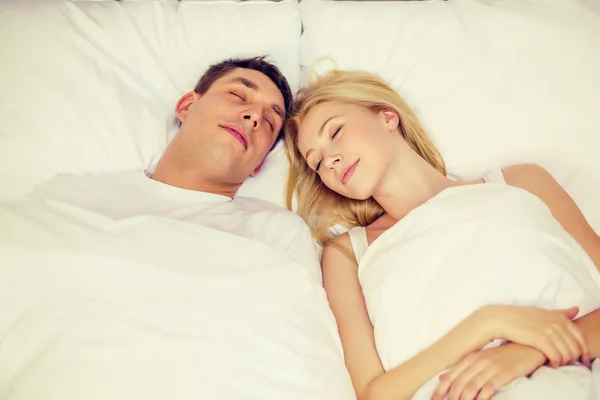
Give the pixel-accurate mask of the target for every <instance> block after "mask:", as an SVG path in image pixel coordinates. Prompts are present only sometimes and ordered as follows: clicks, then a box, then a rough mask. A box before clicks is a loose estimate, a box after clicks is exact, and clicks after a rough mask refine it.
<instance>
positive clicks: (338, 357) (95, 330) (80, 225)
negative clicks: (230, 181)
mask: <svg viewBox="0 0 600 400" xmlns="http://www.w3.org/2000/svg"><path fill="white" fill-rule="evenodd" d="M265 212H266V213H267V215H266V216H265V218H266V220H270V221H271V222H274V223H275V226H276V225H277V224H276V223H277V221H279V222H281V223H282V227H281V229H282V231H281V232H287V234H279V238H280V239H279V240H280V242H281V243H282V244H283V245H286V246H287V244H286V243H285V242H286V241H289V240H290V239H293V236H294V235H296V233H298V235H296V236H297V237H296V239H294V241H295V242H302V240H304V239H307V238H308V239H310V237H309V236H308V237H307V238H304V237H303V235H304V234H308V231H306V230H298V231H294V229H295V228H298V227H299V226H300V225H294V221H296V223H297V222H298V219H297V218H296V217H294V216H293V215H292V217H294V218H290V217H289V216H290V215H291V214H289V213H287V212H285V211H283V210H282V211H281V212H276V211H273V210H270V211H269V210H266V211H265ZM215 215H216V214H215ZM215 215H212V218H214V217H215ZM279 218H281V219H279ZM233 222H235V221H233ZM238 222H239V218H238ZM263 223H264V221H263ZM269 226H270V227H271V228H272V226H271V225H269ZM265 229H266V227H265ZM290 232H291V233H292V234H290ZM294 232H296V233H294ZM270 234H271V239H273V238H276V237H277V235H276V232H273V231H271V232H270ZM300 236H302V237H300ZM308 242H310V243H312V241H307V243H308ZM282 247H283V246H282ZM305 251H306V252H310V251H311V249H310V248H306V249H305ZM302 257H304V258H305V259H310V258H311V257H310V256H308V255H307V254H304V255H302V254H300V255H298V257H295V255H294V254H288V253H287V252H286V251H282V250H281V249H276V248H274V247H271V246H267V245H265V244H263V243H260V242H258V241H256V240H250V239H247V238H245V237H241V236H238V235H235V234H232V233H226V232H222V231H220V230H217V229H213V228H207V227H205V226H202V225H201V224H198V223H191V222H190V221H178V220H177V219H174V218H167V217H152V216H137V217H134V218H125V219H121V220H110V219H108V218H104V217H101V216H98V215H96V214H94V213H91V212H89V211H87V210H84V209H81V208H78V207H75V206H73V205H69V204H65V203H64V202H58V201H46V202H44V201H35V202H31V203H25V202H24V203H20V204H4V205H2V206H1V207H0V398H1V399H5V400H9V399H10V400H36V399H43V400H54V399H56V400H59V399H60V400H81V399H86V400H91V399H102V400H106V399H111V400H116V399H127V400H131V399H145V400H147V399H161V400H164V399H194V400H200V399H202V400H208V399H218V400H224V399H236V400H237V399H273V400H281V399H286V400H287V399H290V400H293V399H298V400H300V399H302V400H305V399H323V400H331V399H344V400H345V399H352V398H354V392H353V389H352V386H351V383H350V380H349V376H348V373H347V372H346V369H345V367H344V361H343V355H342V350H341V345H340V342H339V338H338V336H337V329H336V325H335V321H334V319H333V316H332V314H331V312H330V310H329V308H328V305H327V300H326V297H325V295H324V291H323V289H322V287H321V285H320V282H319V280H318V279H316V278H315V274H314V272H315V271H313V270H311V268H313V267H315V266H314V265H308V263H306V262H299V261H297V259H298V258H302Z"/></svg>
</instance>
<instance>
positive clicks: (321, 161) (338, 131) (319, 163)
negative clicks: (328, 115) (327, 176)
mask: <svg viewBox="0 0 600 400" xmlns="http://www.w3.org/2000/svg"><path fill="white" fill-rule="evenodd" d="M341 130H342V127H341V126H339V127H338V128H337V129H336V130H335V131H333V134H332V135H331V140H333V139H335V137H336V136H337V135H338V133H340V131H341ZM322 163H323V159H322V158H321V159H320V160H319V162H318V163H317V166H316V168H315V171H317V172H319V169H320V168H321V164H322Z"/></svg>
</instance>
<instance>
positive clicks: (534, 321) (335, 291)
mask: <svg viewBox="0 0 600 400" xmlns="http://www.w3.org/2000/svg"><path fill="white" fill-rule="evenodd" d="M337 240H338V242H339V241H345V242H346V243H345V245H344V246H345V247H346V248H347V247H350V245H349V240H348V237H347V236H345V237H342V238H338V239H337ZM322 267H323V283H324V286H325V290H326V293H327V298H328V300H329V306H330V307H331V310H332V311H333V314H334V316H335V318H336V321H337V324H338V330H339V333H340V338H341V340H342V346H343V348H344V357H345V360H346V367H347V368H348V371H349V373H350V377H351V379H352V384H353V385H354V389H355V391H356V394H357V397H358V399H359V400H363V399H394V400H398V399H409V398H411V397H412V396H413V395H414V393H415V392H416V391H417V390H418V389H419V388H420V387H421V386H422V385H423V384H425V383H426V382H427V381H428V380H429V379H431V378H432V377H433V376H435V375H436V374H437V373H439V372H440V371H443V370H444V369H447V368H449V367H450V366H451V365H453V364H455V363H457V362H458V361H459V360H460V359H462V358H463V357H464V356H466V355H467V354H469V353H471V352H473V351H475V350H479V349H481V348H482V347H483V346H484V345H485V344H486V343H488V342H489V341H490V340H491V339H492V338H494V337H501V338H504V339H507V340H510V341H514V342H519V343H523V344H526V345H530V346H534V345H535V346H536V347H538V346H541V347H540V348H541V349H542V350H544V353H545V354H551V355H552V358H553V359H561V358H564V357H566V356H565V354H564V353H565V351H566V352H568V350H567V349H566V347H565V348H564V349H563V351H562V352H561V349H560V348H559V346H560V345H561V343H563V344H564V342H563V341H564V340H567V341H570V342H573V343H575V342H577V343H580V342H581V341H582V340H583V339H582V338H580V337H577V335H579V336H580V333H579V332H574V333H573V331H574V330H576V328H575V327H574V326H573V324H572V323H571V322H570V321H569V318H568V317H565V315H573V316H574V315H576V313H577V310H576V309H571V310H562V311H548V310H541V309H534V308H533V307H503V306H488V307H484V308H482V309H480V310H478V311H476V312H474V313H473V314H471V315H470V316H469V317H467V318H466V319H465V320H463V321H462V322H461V323H460V324H459V325H458V326H456V327H455V328H454V329H452V330H451V331H450V332H448V333H447V334H446V335H445V336H444V337H442V338H441V339H440V340H438V341H437V342H435V343H434V344H432V345H431V346H430V347H428V348H427V349H425V350H424V351H422V352H421V353H419V354H418V355H416V356H414V357H413V358H411V359H410V360H408V361H406V362H405V363H403V364H401V365H399V366H397V367H395V368H394V369H392V370H390V371H388V372H387V373H386V372H385V371H384V369H383V366H382V365H381V361H380V359H379V355H378V353H377V349H376V347H375V339H374V333H373V326H372V325H371V322H370V320H369V316H368V313H367V309H366V305H365V301H364V297H363V294H362V290H361V287H360V283H359V280H358V267H357V265H356V264H355V263H354V262H352V261H351V260H349V258H348V257H347V256H345V255H344V254H343V253H342V252H341V251H339V250H338V249H336V248H334V247H333V246H326V247H325V249H324V251H323V259H322ZM507 310H508V311H507ZM398 318H402V316H401V315H398ZM407 329H410V326H407ZM577 343H576V344H575V346H576V345H577ZM557 344H558V345H557ZM561 353H562V354H561Z"/></svg>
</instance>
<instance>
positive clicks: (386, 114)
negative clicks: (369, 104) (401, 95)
mask: <svg viewBox="0 0 600 400" xmlns="http://www.w3.org/2000/svg"><path fill="white" fill-rule="evenodd" d="M379 114H380V115H381V116H382V117H383V120H384V121H385V125H386V127H387V128H388V130H389V131H390V132H391V131H396V130H398V125H399V124H400V117H399V116H398V114H397V113H396V111H394V110H389V109H387V110H381V111H380V112H379Z"/></svg>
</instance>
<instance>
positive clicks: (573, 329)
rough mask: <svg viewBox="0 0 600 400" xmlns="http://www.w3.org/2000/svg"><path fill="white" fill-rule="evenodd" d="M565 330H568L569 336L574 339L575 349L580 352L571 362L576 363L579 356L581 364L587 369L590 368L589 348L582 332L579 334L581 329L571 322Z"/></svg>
mask: <svg viewBox="0 0 600 400" xmlns="http://www.w3.org/2000/svg"><path fill="white" fill-rule="evenodd" d="M567 329H568V330H569V333H570V334H571V336H572V337H573V338H574V340H575V342H576V344H577V348H578V350H579V351H580V353H579V354H577V356H576V357H575V359H574V360H573V361H577V359H578V358H579V356H581V362H582V363H583V364H585V365H587V366H588V367H589V366H591V355H590V348H589V346H588V343H587V339H586V338H585V336H584V335H583V332H581V329H579V327H577V325H575V324H574V323H572V322H569V323H568V324H567Z"/></svg>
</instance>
